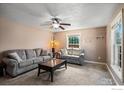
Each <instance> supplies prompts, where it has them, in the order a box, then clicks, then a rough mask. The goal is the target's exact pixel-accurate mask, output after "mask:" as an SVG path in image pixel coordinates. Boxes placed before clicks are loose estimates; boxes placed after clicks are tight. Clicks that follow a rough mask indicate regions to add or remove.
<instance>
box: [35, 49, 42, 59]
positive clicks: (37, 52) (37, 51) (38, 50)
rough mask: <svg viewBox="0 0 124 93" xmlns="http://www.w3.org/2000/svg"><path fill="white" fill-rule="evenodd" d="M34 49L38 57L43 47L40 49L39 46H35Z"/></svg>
mask: <svg viewBox="0 0 124 93" xmlns="http://www.w3.org/2000/svg"><path fill="white" fill-rule="evenodd" d="M34 50H35V53H36V56H37V57H38V56H40V54H41V53H42V51H43V49H41V48H36V49H34Z"/></svg>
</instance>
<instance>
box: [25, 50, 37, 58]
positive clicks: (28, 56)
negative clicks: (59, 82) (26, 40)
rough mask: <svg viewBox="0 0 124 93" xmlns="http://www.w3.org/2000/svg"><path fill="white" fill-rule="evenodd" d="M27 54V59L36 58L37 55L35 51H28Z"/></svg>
mask: <svg viewBox="0 0 124 93" xmlns="http://www.w3.org/2000/svg"><path fill="white" fill-rule="evenodd" d="M25 53H26V57H27V59H30V58H34V57H36V53H35V51H34V50H33V49H26V50H25Z"/></svg>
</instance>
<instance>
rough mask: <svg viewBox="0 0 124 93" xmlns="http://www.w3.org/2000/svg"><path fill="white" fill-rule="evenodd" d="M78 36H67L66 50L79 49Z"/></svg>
mask: <svg viewBox="0 0 124 93" xmlns="http://www.w3.org/2000/svg"><path fill="white" fill-rule="evenodd" d="M80 37H81V35H80V34H67V35H66V38H67V48H68V49H80Z"/></svg>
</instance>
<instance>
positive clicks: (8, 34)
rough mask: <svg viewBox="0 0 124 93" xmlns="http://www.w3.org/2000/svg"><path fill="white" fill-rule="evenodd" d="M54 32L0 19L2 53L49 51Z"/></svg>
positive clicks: (0, 47)
mask: <svg viewBox="0 0 124 93" xmlns="http://www.w3.org/2000/svg"><path fill="white" fill-rule="evenodd" d="M51 36H52V32H49V31H43V30H40V29H37V28H33V27H29V26H26V25H23V24H19V23H16V22H12V21H10V20H8V19H5V18H2V17H0V52H2V51H4V50H9V49H29V48H44V49H49V42H50V40H51Z"/></svg>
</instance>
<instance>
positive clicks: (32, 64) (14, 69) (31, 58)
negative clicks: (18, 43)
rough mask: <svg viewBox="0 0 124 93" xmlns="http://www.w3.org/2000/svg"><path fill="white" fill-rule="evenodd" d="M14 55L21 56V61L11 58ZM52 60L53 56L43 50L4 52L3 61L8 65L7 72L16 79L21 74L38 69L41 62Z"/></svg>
mask: <svg viewBox="0 0 124 93" xmlns="http://www.w3.org/2000/svg"><path fill="white" fill-rule="evenodd" d="M12 53H14V54H17V55H18V56H19V58H20V59H19V61H18V60H17V59H16V58H13V57H11V56H10V54H12ZM51 58H52V55H51V54H50V53H47V51H46V50H43V49H41V48H37V49H16V50H8V51H4V52H3V59H2V61H3V62H4V63H5V64H6V72H7V73H8V74H9V75H11V76H12V77H15V76H17V75H19V74H21V73H24V72H26V71H29V70H32V69H34V68H37V67H38V65H37V64H38V63H39V62H44V61H47V60H49V59H51ZM20 60H21V61H20Z"/></svg>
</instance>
